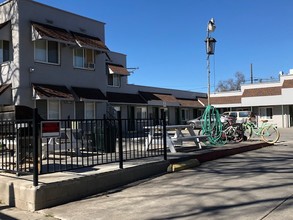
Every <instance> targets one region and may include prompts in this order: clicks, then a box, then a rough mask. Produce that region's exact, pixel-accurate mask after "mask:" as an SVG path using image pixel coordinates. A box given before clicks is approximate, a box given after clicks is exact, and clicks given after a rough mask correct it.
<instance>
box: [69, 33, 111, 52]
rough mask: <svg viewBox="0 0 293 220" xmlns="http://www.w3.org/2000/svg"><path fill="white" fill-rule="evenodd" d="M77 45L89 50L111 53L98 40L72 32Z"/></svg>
mask: <svg viewBox="0 0 293 220" xmlns="http://www.w3.org/2000/svg"><path fill="white" fill-rule="evenodd" d="M71 33H72V35H73V37H74V39H75V41H76V43H77V45H78V46H80V47H83V48H87V49H93V50H99V51H109V49H108V47H107V46H106V45H105V44H104V43H103V42H102V41H101V40H100V39H99V38H98V37H93V36H89V35H85V34H80V33H76V32H71Z"/></svg>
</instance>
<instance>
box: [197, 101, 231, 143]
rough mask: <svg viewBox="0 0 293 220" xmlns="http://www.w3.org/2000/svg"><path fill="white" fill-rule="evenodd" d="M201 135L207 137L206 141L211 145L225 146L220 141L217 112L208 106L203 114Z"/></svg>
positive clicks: (218, 115)
mask: <svg viewBox="0 0 293 220" xmlns="http://www.w3.org/2000/svg"><path fill="white" fill-rule="evenodd" d="M202 118H203V121H202V134H204V135H208V140H209V142H210V144H212V145H223V144H225V143H224V142H225V141H224V140H223V139H222V122H221V116H220V114H219V111H218V110H217V109H215V108H214V107H213V106H211V105H208V106H207V107H206V109H205V111H204V113H203V116H202Z"/></svg>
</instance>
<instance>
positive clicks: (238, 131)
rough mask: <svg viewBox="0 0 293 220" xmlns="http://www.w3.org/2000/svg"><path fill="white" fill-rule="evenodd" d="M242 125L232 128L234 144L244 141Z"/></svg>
mask: <svg viewBox="0 0 293 220" xmlns="http://www.w3.org/2000/svg"><path fill="white" fill-rule="evenodd" d="M241 126H242V125H237V126H236V127H234V129H235V131H234V141H235V142H241V141H243V139H244V131H243V129H242V128H241Z"/></svg>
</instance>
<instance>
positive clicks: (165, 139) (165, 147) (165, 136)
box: [163, 111, 167, 160]
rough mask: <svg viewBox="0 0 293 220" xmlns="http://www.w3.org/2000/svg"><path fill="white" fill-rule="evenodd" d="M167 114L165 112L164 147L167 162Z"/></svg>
mask: <svg viewBox="0 0 293 220" xmlns="http://www.w3.org/2000/svg"><path fill="white" fill-rule="evenodd" d="M166 124H167V122H166V112H165V111H164V112H163V147H164V160H167V129H166Z"/></svg>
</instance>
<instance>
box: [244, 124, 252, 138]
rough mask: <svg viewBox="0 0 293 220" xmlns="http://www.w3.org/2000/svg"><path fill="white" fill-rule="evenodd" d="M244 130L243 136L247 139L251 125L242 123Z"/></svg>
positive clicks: (250, 134)
mask: <svg viewBox="0 0 293 220" xmlns="http://www.w3.org/2000/svg"><path fill="white" fill-rule="evenodd" d="M243 130H244V136H245V137H246V140H249V139H250V138H251V136H252V127H251V126H249V125H243Z"/></svg>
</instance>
